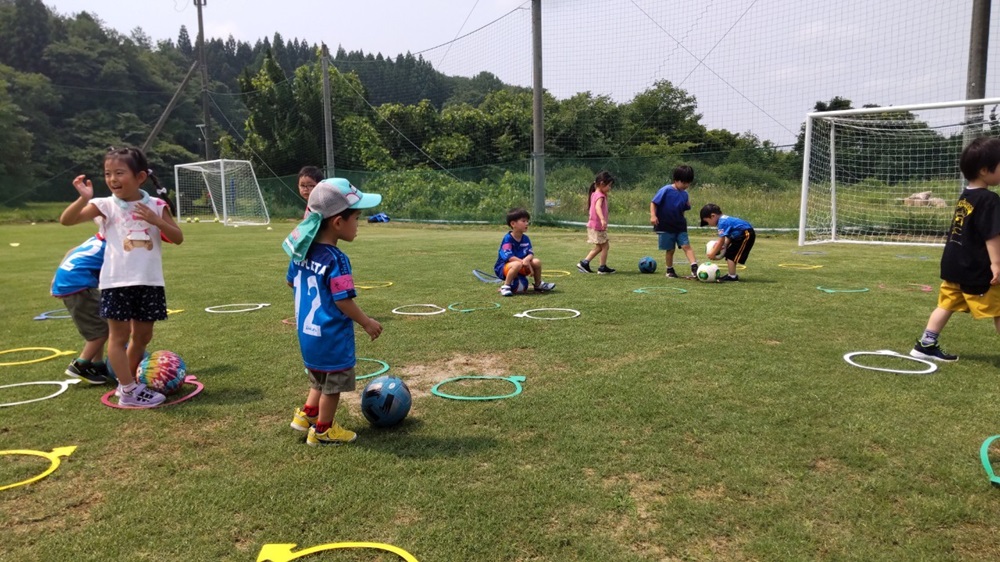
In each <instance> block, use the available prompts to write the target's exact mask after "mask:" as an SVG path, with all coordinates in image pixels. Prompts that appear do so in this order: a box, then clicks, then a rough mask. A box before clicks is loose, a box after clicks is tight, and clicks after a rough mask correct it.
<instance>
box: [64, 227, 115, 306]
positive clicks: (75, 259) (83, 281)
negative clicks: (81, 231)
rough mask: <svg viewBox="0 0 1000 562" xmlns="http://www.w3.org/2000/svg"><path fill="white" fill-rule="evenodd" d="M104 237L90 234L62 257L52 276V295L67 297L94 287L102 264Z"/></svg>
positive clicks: (98, 279) (98, 278) (99, 275)
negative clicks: (84, 240)
mask: <svg viewBox="0 0 1000 562" xmlns="http://www.w3.org/2000/svg"><path fill="white" fill-rule="evenodd" d="M104 246H105V243H104V238H103V237H101V236H91V237H90V238H88V239H87V241H86V242H84V243H83V244H80V245H79V246H77V247H76V248H73V249H72V250H70V251H69V253H68V254H66V257H65V258H63V260H62V263H60V264H59V267H58V268H57V269H56V274H55V276H53V277H52V289H51V291H52V296H54V297H68V296H69V295H72V294H74V293H79V292H80V291H85V290H87V289H92V288H96V287H97V285H98V282H99V281H100V277H101V266H103V265H104Z"/></svg>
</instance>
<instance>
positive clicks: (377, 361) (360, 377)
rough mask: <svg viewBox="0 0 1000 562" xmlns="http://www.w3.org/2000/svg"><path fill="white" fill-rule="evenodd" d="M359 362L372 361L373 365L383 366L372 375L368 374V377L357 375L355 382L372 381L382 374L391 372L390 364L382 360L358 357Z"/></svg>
mask: <svg viewBox="0 0 1000 562" xmlns="http://www.w3.org/2000/svg"><path fill="white" fill-rule="evenodd" d="M357 360H358V361H371V362H373V363H378V364H379V365H382V368H381V369H379V370H377V371H375V372H374V373H371V374H368V375H361V376H357V375H355V377H354V380H359V381H361V380H365V379H370V378H372V377H377V376H379V375H381V374H382V373H385V372H388V371H389V364H388V363H386V362H385V361H382V360H381V359H368V358H367V357H358V359H357Z"/></svg>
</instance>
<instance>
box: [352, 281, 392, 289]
mask: <svg viewBox="0 0 1000 562" xmlns="http://www.w3.org/2000/svg"><path fill="white" fill-rule="evenodd" d="M354 287H355V288H358V289H385V288H386V287H392V281H372V282H371V283H365V284H364V285H361V284H358V283H355V284H354Z"/></svg>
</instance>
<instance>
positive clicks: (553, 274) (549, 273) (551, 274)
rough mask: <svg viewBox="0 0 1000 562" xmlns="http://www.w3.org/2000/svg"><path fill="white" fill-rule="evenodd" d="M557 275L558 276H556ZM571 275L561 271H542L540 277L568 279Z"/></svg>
mask: <svg viewBox="0 0 1000 562" xmlns="http://www.w3.org/2000/svg"><path fill="white" fill-rule="evenodd" d="M557 273H558V275H556V274H557ZM570 275H572V273H570V272H568V271H563V270H561V269H549V270H543V271H542V277H569V276H570Z"/></svg>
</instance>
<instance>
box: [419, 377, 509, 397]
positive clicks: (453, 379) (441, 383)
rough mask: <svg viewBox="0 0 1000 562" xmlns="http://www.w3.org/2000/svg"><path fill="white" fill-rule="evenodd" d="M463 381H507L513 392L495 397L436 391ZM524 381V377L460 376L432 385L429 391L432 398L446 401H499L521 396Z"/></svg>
mask: <svg viewBox="0 0 1000 562" xmlns="http://www.w3.org/2000/svg"><path fill="white" fill-rule="evenodd" d="M464 379H480V380H500V381H507V382H509V383H511V384H513V385H514V392H511V393H510V394H504V395H497V396H456V395H454V394H446V393H444V392H441V391H440V390H438V388H440V387H441V386H443V385H445V384H447V383H450V382H455V381H460V380H464ZM525 380H526V379H525V377H522V376H520V375H515V376H512V377H493V376H485V375H462V376H460V377H453V378H450V379H447V380H443V381H441V382H439V383H437V384H436V385H434V388H432V389H431V394H433V395H434V396H440V397H441V398H448V399H451V400H501V399H503V398H513V397H515V396H517V395H518V394H521V390H522V388H521V383H522V382H524V381H525Z"/></svg>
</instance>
